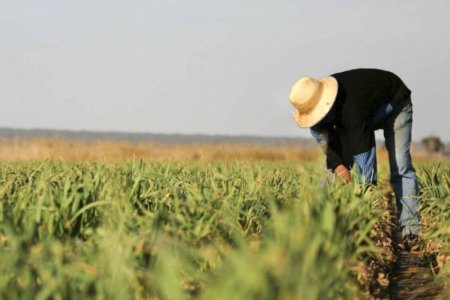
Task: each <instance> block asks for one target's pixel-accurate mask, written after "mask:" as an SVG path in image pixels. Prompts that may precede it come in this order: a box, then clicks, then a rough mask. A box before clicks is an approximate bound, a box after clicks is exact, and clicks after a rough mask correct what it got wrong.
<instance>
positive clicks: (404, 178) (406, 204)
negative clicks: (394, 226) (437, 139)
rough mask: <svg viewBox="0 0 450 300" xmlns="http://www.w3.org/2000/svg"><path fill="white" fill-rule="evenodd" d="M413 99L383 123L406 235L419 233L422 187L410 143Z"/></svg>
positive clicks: (403, 231)
mask: <svg viewBox="0 0 450 300" xmlns="http://www.w3.org/2000/svg"><path fill="white" fill-rule="evenodd" d="M412 114H413V110H412V103H411V99H410V98H409V99H406V100H405V101H404V102H403V103H402V104H401V105H399V106H398V107H397V108H396V109H395V110H394V111H393V112H392V113H391V114H390V115H389V116H388V117H387V118H386V119H385V120H384V121H383V124H382V128H383V132H384V138H385V145H386V149H387V151H388V153H389V167H390V170H391V185H392V187H393V189H394V193H395V198H396V202H397V209H398V211H399V212H400V219H399V223H400V226H401V227H402V235H403V236H405V235H407V234H418V233H419V231H420V224H419V200H418V197H417V196H418V193H419V187H418V184H417V176H416V171H415V170H414V167H413V165H412V160H411V153H410V145H411V131H412Z"/></svg>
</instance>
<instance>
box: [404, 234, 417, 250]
mask: <svg viewBox="0 0 450 300" xmlns="http://www.w3.org/2000/svg"><path fill="white" fill-rule="evenodd" d="M402 243H403V247H404V248H405V250H406V251H414V250H417V249H418V248H419V236H418V235H415V234H407V235H405V236H403V238H402Z"/></svg>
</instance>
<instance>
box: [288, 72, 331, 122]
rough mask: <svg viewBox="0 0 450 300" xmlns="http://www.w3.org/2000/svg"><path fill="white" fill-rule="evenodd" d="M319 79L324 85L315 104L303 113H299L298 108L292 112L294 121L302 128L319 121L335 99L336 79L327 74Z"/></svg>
mask: <svg viewBox="0 0 450 300" xmlns="http://www.w3.org/2000/svg"><path fill="white" fill-rule="evenodd" d="M319 81H321V82H322V83H323V84H324V87H323V91H322V95H321V96H320V98H319V101H318V103H317V105H316V106H315V107H314V108H313V109H312V110H311V111H309V112H308V113H305V114H300V112H299V111H298V110H295V112H294V119H295V122H296V123H297V125H298V126H300V127H302V128H308V127H312V126H314V125H316V124H317V123H319V122H320V121H321V120H322V119H323V118H325V116H326V115H327V113H328V112H329V111H330V109H331V107H333V104H334V102H335V101H336V96H337V92H338V82H337V80H336V79H335V78H334V77H332V76H328V77H325V78H322V79H320V80H319Z"/></svg>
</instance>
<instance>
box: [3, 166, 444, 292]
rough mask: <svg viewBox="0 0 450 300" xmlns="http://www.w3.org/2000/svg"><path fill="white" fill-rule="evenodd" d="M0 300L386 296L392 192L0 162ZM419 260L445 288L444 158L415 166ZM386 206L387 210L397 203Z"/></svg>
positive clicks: (190, 171)
mask: <svg viewBox="0 0 450 300" xmlns="http://www.w3.org/2000/svg"><path fill="white" fill-rule="evenodd" d="M0 170H1V173H0V297H1V298H4V299H19V298H20V299H24V298H25V299H27V298H36V299H47V298H49V297H52V298H55V299H70V298H83V299H191V298H194V299H230V298H233V299H361V298H362V299H365V298H370V297H372V296H378V297H381V298H383V297H388V293H389V284H390V282H389V280H390V275H389V272H390V270H391V268H392V264H393V261H394V260H395V257H394V256H395V254H394V253H393V252H392V243H393V242H392V239H391V238H390V237H391V236H392V234H393V233H392V232H389V231H391V230H393V228H394V225H393V224H392V219H391V216H390V214H389V212H388V211H387V207H388V206H389V203H388V202H389V201H390V200H389V197H387V196H386V195H388V194H389V193H390V192H389V190H388V189H387V183H386V176H387V175H388V171H387V167H386V163H384V164H382V168H381V172H382V175H383V176H384V177H385V179H384V181H383V182H382V183H381V184H380V187H379V188H377V189H375V190H370V191H366V192H362V191H360V190H359V187H358V186H357V185H356V184H354V185H351V186H345V185H342V184H340V183H339V182H333V181H330V182H328V181H327V182H324V181H323V180H321V178H322V175H323V174H322V172H323V171H322V167H321V163H319V162H318V161H315V160H313V161H310V162H305V161H302V162H299V161H297V162H267V161H230V162H226V161H222V162H176V161H162V162H144V161H142V160H137V159H134V160H129V161H126V162H96V161H91V162H88V161H83V162H63V161H57V160H47V161H34V162H3V163H1V164H0ZM417 170H418V175H419V179H420V184H421V190H422V195H421V200H422V217H423V218H422V222H423V223H424V225H425V229H424V232H423V238H424V240H423V243H422V245H421V249H420V251H421V255H422V256H423V257H427V259H428V258H429V259H430V263H431V265H433V266H434V267H433V271H434V272H435V273H436V278H434V279H433V281H434V283H436V284H439V285H440V286H444V289H443V290H442V293H448V290H447V291H446V290H445V288H446V287H448V281H449V277H448V273H449V266H448V265H449V264H448V263H447V264H446V261H447V259H448V257H449V255H450V253H449V249H450V247H449V246H450V223H449V220H450V215H449V207H450V206H449V205H450V196H449V192H450V190H449V189H450V187H449V180H450V164H449V163H448V162H443V163H421V164H419V165H418V166H417ZM391 204H392V203H391Z"/></svg>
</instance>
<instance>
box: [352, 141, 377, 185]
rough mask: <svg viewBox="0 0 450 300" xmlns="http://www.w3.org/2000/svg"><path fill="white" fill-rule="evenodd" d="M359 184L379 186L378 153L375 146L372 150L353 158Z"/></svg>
mask: <svg viewBox="0 0 450 300" xmlns="http://www.w3.org/2000/svg"><path fill="white" fill-rule="evenodd" d="M353 160H354V161H355V164H356V171H357V173H358V181H359V183H365V184H377V152H376V149H375V146H373V147H372V148H370V150H368V151H366V152H363V153H359V154H357V155H354V156H353Z"/></svg>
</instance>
